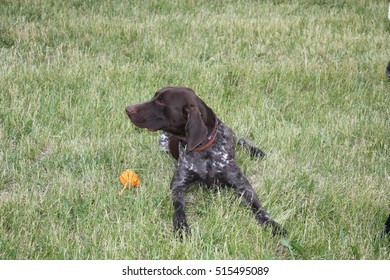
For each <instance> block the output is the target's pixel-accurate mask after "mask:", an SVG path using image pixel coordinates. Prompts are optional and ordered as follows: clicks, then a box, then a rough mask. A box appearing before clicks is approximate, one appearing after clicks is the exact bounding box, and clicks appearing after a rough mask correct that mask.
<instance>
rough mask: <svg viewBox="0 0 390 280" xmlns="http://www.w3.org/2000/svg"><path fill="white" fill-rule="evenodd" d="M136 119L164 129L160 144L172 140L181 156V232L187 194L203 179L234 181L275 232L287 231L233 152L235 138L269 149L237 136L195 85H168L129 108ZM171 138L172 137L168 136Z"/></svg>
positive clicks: (176, 196) (177, 212)
mask: <svg viewBox="0 0 390 280" xmlns="http://www.w3.org/2000/svg"><path fill="white" fill-rule="evenodd" d="M126 113H127V115H128V116H129V118H130V120H131V122H132V123H133V124H135V125H136V126H137V127H140V128H147V129H149V130H150V131H156V130H162V131H163V134H162V136H161V141H160V144H161V143H162V144H163V146H164V143H165V145H166V143H167V142H168V145H166V146H169V151H170V152H171V154H172V156H173V157H175V158H176V159H177V160H178V165H177V169H176V171H175V173H174V175H173V178H172V182H171V191H172V199H173V207H174V214H173V225H174V228H175V231H176V232H178V234H179V236H180V237H182V236H183V234H184V233H189V226H188V224H187V220H186V214H185V212H184V205H185V199H184V193H185V192H186V190H187V189H188V188H189V186H190V184H192V183H194V182H196V181H198V182H201V183H204V184H206V185H208V186H212V185H214V184H215V183H220V184H222V185H228V186H232V187H233V188H234V189H235V190H236V191H237V192H238V193H239V194H240V195H241V197H242V200H243V202H244V203H245V204H246V205H248V206H250V207H251V209H252V211H253V213H254V215H255V218H256V220H257V221H258V222H259V223H260V224H262V225H265V226H269V225H270V226H271V227H272V233H273V234H274V235H276V234H282V235H284V234H286V230H285V229H284V228H283V227H281V226H280V225H279V224H278V223H276V222H275V221H274V220H273V219H272V218H271V217H270V215H269V214H268V213H267V212H266V211H265V210H264V208H263V207H262V206H261V203H260V201H259V199H258V197H257V195H256V193H255V191H254V190H253V188H252V186H251V185H250V183H249V182H248V180H247V179H246V177H245V176H244V175H243V174H242V172H241V170H240V168H239V167H238V165H237V163H236V161H235V156H234V145H235V144H236V143H238V144H240V145H241V146H243V147H245V148H247V149H248V150H249V152H250V154H251V155H252V156H256V157H259V158H262V157H264V156H265V154H264V153H263V152H262V151H261V150H260V149H258V148H256V147H254V146H252V145H251V144H250V143H249V141H247V140H245V139H237V138H236V136H235V135H234V133H233V132H232V131H231V129H230V128H229V127H227V126H226V125H225V124H224V123H223V122H222V121H221V120H220V119H218V118H217V117H216V115H215V114H214V112H213V111H212V110H211V109H210V108H209V107H208V106H207V105H206V104H205V103H204V102H203V101H202V100H201V99H200V98H198V97H197V96H196V95H195V92H194V91H193V90H192V89H190V88H185V87H166V88H162V89H160V90H159V91H158V92H156V94H155V96H154V98H152V100H150V101H147V102H144V103H140V104H136V105H131V106H128V107H126ZM167 140H168V141H167Z"/></svg>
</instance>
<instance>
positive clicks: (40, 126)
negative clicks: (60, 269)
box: [0, 0, 390, 259]
mask: <svg viewBox="0 0 390 280" xmlns="http://www.w3.org/2000/svg"><path fill="white" fill-rule="evenodd" d="M387 9H388V1H371V0H366V1H363V0H340V1H336V0H333V1H331V0H329V1H326V0H322V1H314V0H302V1H283V0H274V1H191V0H185V1H180V0H175V1H168V0H166V1H157V0H154V1H141V0H138V1H123V0H111V1H97V0H96V1H94V0H86V1H82V0H69V1H55V0H25V1H23V0H17V1H16V0H0V89H1V90H0V259H390V249H389V246H390V245H389V242H388V240H385V239H383V238H382V239H381V238H380V233H381V231H382V229H383V224H384V221H385V219H386V217H387V215H388V214H389V212H390V211H389V210H390V201H389V198H390V174H389V172H390V164H389V159H390V153H389V152H390V150H389V149H390V141H389V139H390V132H389V115H390V114H389V113H390V110H389V107H390V106H389V105H390V94H389V93H390V80H388V79H387V78H386V76H385V75H384V70H385V66H386V64H387V62H388V60H389V59H390V49H389V43H390V21H389V20H388V19H387ZM167 85H182V86H188V87H191V88H193V89H194V90H195V91H196V92H197V94H198V95H199V96H200V97H201V98H202V99H203V100H204V101H205V102H206V103H207V104H208V105H209V106H210V107H211V108H213V109H214V111H215V112H216V113H217V115H218V116H219V117H220V118H221V119H222V120H223V121H224V122H225V123H226V124H228V125H229V126H230V127H231V128H232V129H233V130H235V132H236V133H237V134H238V135H242V136H245V137H248V138H250V139H251V140H252V141H253V142H254V143H255V144H256V145H257V146H259V147H261V148H262V149H263V150H264V151H266V153H267V155H268V156H267V158H266V159H265V160H263V161H255V160H251V159H250V158H249V156H248V155H247V154H246V153H245V151H241V150H237V160H238V162H239V164H240V165H241V167H242V169H243V171H244V172H245V174H246V175H247V176H248V179H249V180H250V182H251V183H252V184H253V187H254V188H255V189H256V191H257V193H258V195H259V196H260V198H261V199H262V201H263V204H264V206H265V208H266V209H267V210H268V212H269V213H270V214H271V215H272V216H273V217H274V218H275V220H277V221H279V222H280V223H282V224H283V225H284V226H285V227H286V228H287V229H288V231H289V235H288V236H286V237H285V238H277V237H276V238H275V237H272V235H271V234H270V232H269V231H268V230H264V229H262V228H260V227H259V226H258V225H257V224H256V222H255V219H254V218H253V216H252V213H251V211H250V210H249V209H246V208H244V207H243V206H241V205H240V204H239V199H238V198H237V197H236V196H235V195H234V193H233V192H232V191H231V190H220V191H218V192H214V191H212V190H207V189H202V188H197V187H194V188H193V189H191V190H190V191H189V192H188V194H187V201H188V204H187V206H188V207H187V214H188V221H189V223H190V226H191V229H192V235H191V237H190V238H188V239H186V240H185V241H184V242H179V241H178V240H177V239H175V237H174V235H173V229H172V212H173V210H172V205H171V200H170V192H169V184H170V179H171V175H172V172H173V170H174V168H175V161H174V160H173V159H171V158H170V157H169V156H168V155H166V154H164V153H162V152H160V151H159V148H158V147H157V140H158V135H159V134H158V133H150V132H148V131H147V130H141V129H137V128H135V127H134V126H133V125H131V123H130V122H129V120H128V118H127V116H126V115H125V113H124V108H125V106H126V105H128V104H134V103H137V102H141V101H145V100H147V99H149V98H150V97H152V96H153V94H154V92H155V91H156V90H158V89H159V88H161V87H163V86H167ZM125 168H131V169H133V170H135V171H136V172H137V173H138V174H139V176H140V178H141V181H142V184H141V186H140V187H139V188H138V189H134V190H130V191H127V192H126V193H125V194H124V195H122V196H119V195H118V193H119V191H120V189H121V186H120V184H119V181H118V178H119V174H120V172H121V171H122V170H123V169H125Z"/></svg>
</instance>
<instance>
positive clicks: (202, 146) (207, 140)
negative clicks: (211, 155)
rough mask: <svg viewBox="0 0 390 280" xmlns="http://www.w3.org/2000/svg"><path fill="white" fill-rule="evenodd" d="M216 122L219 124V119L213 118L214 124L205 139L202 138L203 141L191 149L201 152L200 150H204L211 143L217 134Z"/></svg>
mask: <svg viewBox="0 0 390 280" xmlns="http://www.w3.org/2000/svg"><path fill="white" fill-rule="evenodd" d="M218 124H219V121H218V119H217V118H215V124H214V127H213V130H212V131H211V132H210V133H209V135H207V136H206V138H205V139H203V141H202V142H201V143H200V144H199V145H198V146H196V147H195V148H194V149H193V151H195V152H201V151H204V150H206V149H207V148H209V147H211V145H213V143H214V141H215V139H216V138H217V134H218Z"/></svg>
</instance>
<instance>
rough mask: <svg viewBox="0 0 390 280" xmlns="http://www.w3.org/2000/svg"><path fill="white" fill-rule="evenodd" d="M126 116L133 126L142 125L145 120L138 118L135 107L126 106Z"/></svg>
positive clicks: (137, 111)
mask: <svg viewBox="0 0 390 280" xmlns="http://www.w3.org/2000/svg"><path fill="white" fill-rule="evenodd" d="M126 114H127V116H128V117H129V118H130V120H131V121H132V122H133V123H135V124H140V123H143V122H144V121H145V120H144V119H143V118H142V117H141V116H140V114H139V109H138V107H137V106H127V107H126Z"/></svg>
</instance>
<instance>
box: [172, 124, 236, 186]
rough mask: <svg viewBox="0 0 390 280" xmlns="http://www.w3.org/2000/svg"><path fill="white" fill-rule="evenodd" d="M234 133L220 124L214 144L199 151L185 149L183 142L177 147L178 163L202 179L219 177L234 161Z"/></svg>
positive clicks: (208, 179)
mask: <svg viewBox="0 0 390 280" xmlns="http://www.w3.org/2000/svg"><path fill="white" fill-rule="evenodd" d="M233 146H234V135H233V133H232V132H231V131H230V129H229V128H227V127H226V126H224V125H223V124H221V127H220V128H219V129H218V135H217V138H216V140H215V142H214V144H213V145H212V146H211V147H210V148H208V149H206V150H204V151H201V152H196V151H187V150H186V147H185V145H184V144H182V145H180V148H179V153H180V156H179V163H178V164H179V165H181V166H182V167H184V168H186V169H187V170H188V171H189V172H191V173H193V174H196V175H198V176H199V177H200V178H201V179H202V180H203V181H205V182H211V181H213V180H214V179H221V176H222V175H223V174H225V173H226V172H227V170H228V169H229V167H230V166H231V165H232V164H233V163H234V150H233V149H234V148H233Z"/></svg>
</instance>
